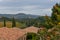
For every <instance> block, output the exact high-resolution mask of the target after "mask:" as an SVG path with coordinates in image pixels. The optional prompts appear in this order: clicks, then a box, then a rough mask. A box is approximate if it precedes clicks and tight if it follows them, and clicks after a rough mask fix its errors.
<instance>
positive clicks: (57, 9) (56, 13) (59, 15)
mask: <svg viewBox="0 0 60 40" xmlns="http://www.w3.org/2000/svg"><path fill="white" fill-rule="evenodd" d="M51 18H52V22H53V23H55V24H57V23H58V22H60V5H59V4H58V3H56V4H55V5H54V6H53V9H52V16H51Z"/></svg>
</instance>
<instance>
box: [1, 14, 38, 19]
mask: <svg viewBox="0 0 60 40" xmlns="http://www.w3.org/2000/svg"><path fill="white" fill-rule="evenodd" d="M2 16H4V17H7V18H12V17H13V16H14V17H15V19H21V18H37V17H38V15H31V14H24V13H18V14H0V17H2Z"/></svg>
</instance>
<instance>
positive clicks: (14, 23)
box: [12, 17, 16, 27]
mask: <svg viewBox="0 0 60 40" xmlns="http://www.w3.org/2000/svg"><path fill="white" fill-rule="evenodd" d="M12 27H16V21H15V19H14V17H13V18H12Z"/></svg>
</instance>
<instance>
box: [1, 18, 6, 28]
mask: <svg viewBox="0 0 60 40" xmlns="http://www.w3.org/2000/svg"><path fill="white" fill-rule="evenodd" d="M2 18H3V23H4V27H6V19H5V17H2Z"/></svg>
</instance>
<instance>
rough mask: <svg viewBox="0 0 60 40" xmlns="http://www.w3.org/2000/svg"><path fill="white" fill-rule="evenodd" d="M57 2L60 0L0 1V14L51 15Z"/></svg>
mask: <svg viewBox="0 0 60 40" xmlns="http://www.w3.org/2000/svg"><path fill="white" fill-rule="evenodd" d="M57 2H60V0H0V14H17V13H26V14H34V15H46V14H47V15H51V12H52V11H51V9H52V7H53V5H55V4H56V3H57Z"/></svg>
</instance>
